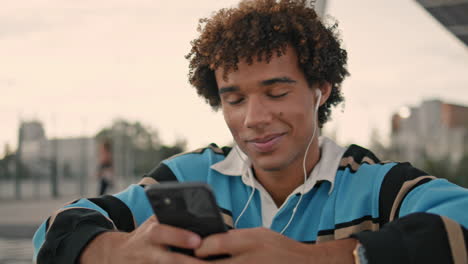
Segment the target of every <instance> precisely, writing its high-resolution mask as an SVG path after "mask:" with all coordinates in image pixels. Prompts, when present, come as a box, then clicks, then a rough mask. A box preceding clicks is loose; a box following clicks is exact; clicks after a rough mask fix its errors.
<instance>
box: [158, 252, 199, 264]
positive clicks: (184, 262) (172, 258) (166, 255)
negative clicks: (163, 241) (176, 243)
mask: <svg viewBox="0 0 468 264" xmlns="http://www.w3.org/2000/svg"><path fill="white" fill-rule="evenodd" d="M154 260H155V263H178V264H207V262H206V261H203V260H200V259H197V258H195V257H191V256H187V255H184V254H180V253H176V252H171V251H164V252H159V253H158V254H155V256H154Z"/></svg>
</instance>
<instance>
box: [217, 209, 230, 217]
mask: <svg viewBox="0 0 468 264" xmlns="http://www.w3.org/2000/svg"><path fill="white" fill-rule="evenodd" d="M218 208H219V210H221V212H222V213H225V214H227V215H229V216H230V217H232V212H231V211H229V210H226V209H224V208H222V207H218Z"/></svg>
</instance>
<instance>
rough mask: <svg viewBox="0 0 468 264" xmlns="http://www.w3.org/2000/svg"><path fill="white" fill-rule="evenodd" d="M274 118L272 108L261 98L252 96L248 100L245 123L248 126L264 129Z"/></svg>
mask: <svg viewBox="0 0 468 264" xmlns="http://www.w3.org/2000/svg"><path fill="white" fill-rule="evenodd" d="M271 120H272V112H271V109H270V108H269V107H268V105H267V104H265V103H264V102H263V101H262V100H261V99H260V98H255V97H251V98H249V100H248V101H247V102H246V112H245V117H244V125H245V126H246V127H247V128H256V129H262V128H265V127H267V126H268V125H269V124H270V123H271Z"/></svg>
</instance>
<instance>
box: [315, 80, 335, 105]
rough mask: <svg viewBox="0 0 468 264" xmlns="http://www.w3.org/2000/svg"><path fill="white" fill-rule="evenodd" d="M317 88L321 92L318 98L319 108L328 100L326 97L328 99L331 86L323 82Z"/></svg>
mask: <svg viewBox="0 0 468 264" xmlns="http://www.w3.org/2000/svg"><path fill="white" fill-rule="evenodd" d="M318 88H319V89H320V91H321V92H322V98H320V106H322V105H323V104H324V103H325V102H326V101H327V100H328V97H330V94H331V90H332V85H331V83H329V82H326V81H324V82H323V83H321V84H320V86H319V87H318Z"/></svg>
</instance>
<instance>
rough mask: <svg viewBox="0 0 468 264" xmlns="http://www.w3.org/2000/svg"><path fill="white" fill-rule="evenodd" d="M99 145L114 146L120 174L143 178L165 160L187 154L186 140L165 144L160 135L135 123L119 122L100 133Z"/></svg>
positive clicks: (147, 127)
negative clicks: (101, 143)
mask: <svg viewBox="0 0 468 264" xmlns="http://www.w3.org/2000/svg"><path fill="white" fill-rule="evenodd" d="M96 139H97V142H98V143H99V142H104V141H109V142H111V144H112V149H113V155H114V157H113V159H114V162H115V167H116V171H117V173H120V174H125V175H134V176H136V177H141V176H142V175H143V174H145V173H147V172H149V171H150V170H151V169H152V168H154V167H155V166H156V165H157V164H158V163H159V162H161V161H162V160H164V159H166V158H169V157H171V156H173V155H175V154H178V153H180V152H183V151H185V148H186V141H185V140H183V139H179V140H177V141H176V143H175V144H174V145H167V144H163V142H161V140H160V139H159V136H158V132H157V131H156V130H154V129H152V128H150V127H149V126H145V125H144V124H142V123H140V122H138V121H135V122H131V121H128V120H123V119H119V120H116V121H114V122H113V123H112V125H111V126H110V127H106V128H104V129H102V130H101V131H99V133H97V135H96Z"/></svg>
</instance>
